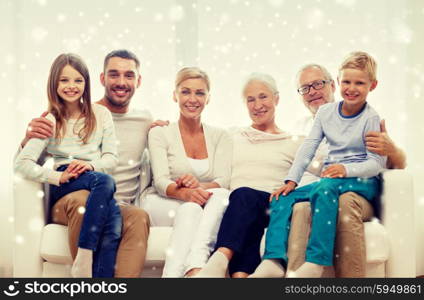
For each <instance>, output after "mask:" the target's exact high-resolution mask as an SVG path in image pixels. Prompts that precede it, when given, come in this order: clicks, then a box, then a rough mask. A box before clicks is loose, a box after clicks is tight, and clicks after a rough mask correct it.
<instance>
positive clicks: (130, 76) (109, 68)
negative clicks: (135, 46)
mask: <svg viewBox="0 0 424 300" xmlns="http://www.w3.org/2000/svg"><path fill="white" fill-rule="evenodd" d="M100 81H101V83H102V85H103V86H104V87H105V98H106V100H107V101H108V102H109V104H110V105H111V106H115V107H127V106H128V105H129V103H130V101H131V98H132V96H133V95H134V92H135V90H136V89H137V88H138V87H139V86H140V82H141V77H140V75H139V72H138V69H137V65H136V62H135V61H134V60H132V59H125V58H121V57H111V58H110V59H109V61H108V63H107V65H106V67H105V70H104V73H102V74H101V75H100Z"/></svg>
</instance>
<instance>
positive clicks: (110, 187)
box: [93, 172, 116, 194]
mask: <svg viewBox="0 0 424 300" xmlns="http://www.w3.org/2000/svg"><path fill="white" fill-rule="evenodd" d="M93 175H94V176H95V178H96V180H95V184H96V185H97V186H101V187H102V189H104V191H105V193H109V192H111V193H112V194H113V193H115V191H116V185H115V180H114V179H113V177H112V176H110V175H108V174H105V173H101V172H93Z"/></svg>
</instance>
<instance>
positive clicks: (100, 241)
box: [50, 165, 122, 277]
mask: <svg viewBox="0 0 424 300" xmlns="http://www.w3.org/2000/svg"><path fill="white" fill-rule="evenodd" d="M67 167H68V165H62V166H60V167H59V168H58V169H57V171H64V170H66V168H67ZM115 189H116V188H115V182H114V180H113V178H112V177H111V176H109V175H107V174H104V173H100V172H95V171H87V172H85V173H83V174H81V175H80V176H79V177H78V178H76V179H71V180H70V181H69V182H68V183H64V184H61V185H60V186H54V185H51V186H50V193H51V200H52V205H54V203H56V201H57V200H59V199H60V198H62V197H63V196H65V195H67V194H69V193H72V192H75V191H78V190H88V191H90V194H89V196H88V198H87V204H86V206H85V212H84V218H83V222H82V225H81V231H80V236H79V242H78V247H80V248H84V249H90V250H93V277H113V275H114V270H115V262H116V253H117V251H118V246H119V242H120V239H121V230H122V217H121V212H120V209H119V207H118V204H117V202H116V201H115V199H114V198H113V194H114V193H115Z"/></svg>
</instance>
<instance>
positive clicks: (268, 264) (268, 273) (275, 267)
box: [247, 259, 285, 278]
mask: <svg viewBox="0 0 424 300" xmlns="http://www.w3.org/2000/svg"><path fill="white" fill-rule="evenodd" d="M284 273H285V270H284V268H283V266H282V265H281V264H280V262H279V261H278V260H277V259H264V260H263V261H262V262H261V263H260V264H259V266H258V267H257V268H256V270H255V272H254V273H253V274H250V275H249V276H247V277H249V278H283V277H284Z"/></svg>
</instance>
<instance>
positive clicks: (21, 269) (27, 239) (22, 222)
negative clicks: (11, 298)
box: [13, 178, 45, 277]
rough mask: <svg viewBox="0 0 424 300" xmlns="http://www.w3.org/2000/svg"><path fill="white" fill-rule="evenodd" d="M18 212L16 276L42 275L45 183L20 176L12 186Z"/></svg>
mask: <svg viewBox="0 0 424 300" xmlns="http://www.w3.org/2000/svg"><path fill="white" fill-rule="evenodd" d="M13 192H14V205H15V207H14V212H15V222H14V223H15V237H16V238H15V243H14V251H13V276H14V277H41V276H42V258H41V256H40V251H39V249H40V241H41V234H42V229H43V227H44V225H45V206H44V190H43V185H42V184H40V183H37V182H34V181H30V180H26V179H19V178H17V179H16V180H15V182H14V186H13Z"/></svg>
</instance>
